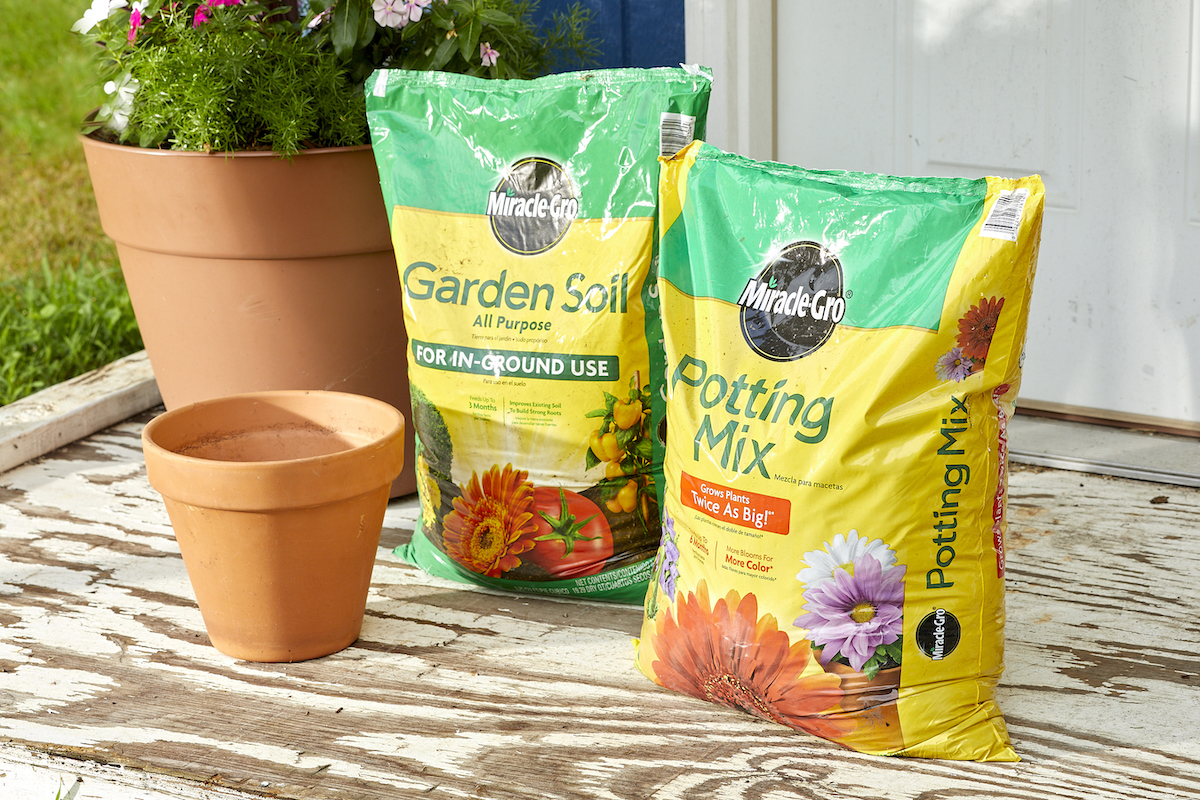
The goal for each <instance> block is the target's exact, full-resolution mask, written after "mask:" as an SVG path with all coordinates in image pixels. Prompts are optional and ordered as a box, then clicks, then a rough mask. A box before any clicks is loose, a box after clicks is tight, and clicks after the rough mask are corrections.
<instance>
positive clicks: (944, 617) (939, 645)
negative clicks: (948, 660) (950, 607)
mask: <svg viewBox="0 0 1200 800" xmlns="http://www.w3.org/2000/svg"><path fill="white" fill-rule="evenodd" d="M961 638H962V626H961V625H960V624H959V622H958V617H956V616H954V615H953V614H951V613H950V612H949V611H947V610H946V609H944V608H939V609H937V610H935V611H934V612H933V613H932V614H926V615H925V619H923V620H921V622H920V623H919V624H918V625H917V633H916V639H917V647H919V648H921V652H922V653H924V654H925V655H927V656H929V657H930V658H931V659H933V660H934V661H941V660H942V659H943V658H945V657H946V656H948V655H950V653H952V652H954V648H956V647H958V641H959V639H961Z"/></svg>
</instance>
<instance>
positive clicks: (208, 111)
mask: <svg viewBox="0 0 1200 800" xmlns="http://www.w3.org/2000/svg"><path fill="white" fill-rule="evenodd" d="M530 14H531V7H530V4H528V3H526V2H521V0H311V2H305V0H132V2H130V0H93V2H92V3H91V6H90V7H89V8H87V10H86V11H85V12H84V15H83V17H82V18H81V19H80V20H79V21H78V22H77V23H76V24H75V26H74V28H73V29H74V30H75V31H76V32H78V33H79V34H80V35H81V36H82V37H83V38H84V39H85V40H87V41H88V42H89V43H91V44H92V45H94V46H95V53H96V63H97V69H98V72H97V75H98V78H99V81H98V83H99V85H100V86H102V87H103V91H104V102H103V103H102V104H101V105H100V107H99V109H98V110H97V111H96V112H94V114H93V115H91V117H89V119H88V121H87V122H86V123H85V126H84V131H83V132H82V133H81V135H80V139H81V141H82V143H83V147H84V151H85V155H86V157H87V162H88V169H89V172H90V174H91V177H92V184H93V189H94V191H95V195H96V201H97V206H98V208H99V212H100V220H101V224H102V225H103V227H104V230H105V232H106V233H107V234H108V235H109V236H110V237H112V238H113V240H114V241H115V242H116V245H117V252H118V255H119V257H120V260H121V267H122V271H123V272H124V274H125V280H126V285H127V286H128V289H129V294H130V299H131V300H132V302H133V307H134V313H135V314H136V316H137V319H138V325H139V327H140V328H141V332H142V337H143V341H144V342H145V345H146V350H147V353H148V355H149V357H150V362H151V365H152V366H153V368H154V372H155V377H156V378H157V380H158V384H159V389H160V391H161V393H162V396H163V401H164V404H165V405H166V406H167V408H168V409H172V408H176V407H179V406H182V405H186V404H189V403H192V402H195V401H198V400H204V399H208V398H213V397H219V396H225V395H231V394H240V393H244V392H252V391H265V390H275V389H322V390H337V391H341V392H350V393H355V394H363V395H368V396H372V397H375V398H378V399H381V400H384V401H387V402H389V403H391V404H392V405H395V406H397V407H398V408H400V409H401V410H404V411H406V412H407V411H408V409H409V408H410V401H409V395H408V380H407V374H406V349H407V340H406V337H405V334H404V329H403V316H402V313H401V302H402V301H401V292H400V285H399V280H398V277H397V271H396V263H395V258H394V255H393V253H392V247H391V237H390V233H389V231H388V225H387V215H386V212H385V209H384V205H383V198H382V194H381V192H380V188H379V177H378V172H377V169H376V166H375V163H374V158H373V155H372V153H371V150H370V145H369V144H368V143H367V142H368V131H367V125H366V116H365V111H364V90H363V85H364V82H365V80H366V79H367V77H368V76H369V75H370V73H371V72H372V71H373V70H374V69H376V68H378V67H381V66H387V67H392V68H395V67H402V68H410V69H440V70H448V71H455V72H465V73H470V74H475V75H481V76H490V77H496V78H522V77H532V76H535V75H537V74H541V73H543V72H547V71H550V70H553V69H555V68H558V67H563V66H568V67H569V66H571V65H573V64H583V63H584V62H587V61H590V60H591V59H592V58H593V57H594V54H595V52H596V51H595V46H594V43H593V42H592V41H591V40H590V39H588V38H587V35H586V28H587V24H588V18H587V14H586V13H585V12H583V11H581V10H580V9H579V8H578V7H576V8H574V9H572V11H571V12H569V13H567V14H560V15H557V16H556V17H555V18H554V23H553V25H552V26H550V27H548V28H544V29H539V28H537V27H536V26H535V25H534V23H533V22H532V17H531V16H530ZM409 447H410V448H411V443H410V444H409ZM406 462H407V464H409V465H411V464H412V463H413V458H412V456H411V452H410V453H409V456H408V458H407V459H406ZM414 489H415V480H414V478H413V475H412V469H411V466H409V467H407V468H406V470H405V473H404V474H403V475H401V477H400V478H399V479H398V480H397V482H396V484H395V486H394V487H393V496H395V495H399V494H407V493H409V492H412V491H414Z"/></svg>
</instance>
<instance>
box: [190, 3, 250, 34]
mask: <svg viewBox="0 0 1200 800" xmlns="http://www.w3.org/2000/svg"><path fill="white" fill-rule="evenodd" d="M241 2H242V0H204V2H203V3H201V4H200V7H199V8H197V9H196V15H195V16H194V17H192V27H193V28H199V27H200V26H201V25H203V24H204V23H206V22H208V20H209V19H210V16H209V14H210V13H211V12H212V10H213V9H214V8H216V7H217V6H236V5H239V4H240V3H241Z"/></svg>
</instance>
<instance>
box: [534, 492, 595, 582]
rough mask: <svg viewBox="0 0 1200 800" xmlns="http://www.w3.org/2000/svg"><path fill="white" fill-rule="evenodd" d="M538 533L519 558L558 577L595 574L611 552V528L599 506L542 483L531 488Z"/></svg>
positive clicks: (579, 496) (581, 497) (584, 498)
mask: <svg viewBox="0 0 1200 800" xmlns="http://www.w3.org/2000/svg"><path fill="white" fill-rule="evenodd" d="M533 507H534V520H535V521H536V522H537V533H536V534H535V535H534V541H535V542H536V543H537V544H536V545H535V546H534V548H533V550H531V551H529V552H528V553H524V554H522V556H521V560H522V561H528V562H531V563H533V564H537V565H538V566H539V567H541V568H542V569H544V570H546V572H549V573H550V574H551V575H554V576H555V577H558V578H579V577H583V576H584V575H595V574H596V573H597V572H599V571H600V570H602V569H603V568H604V564H605V562H606V561H608V559H610V558H612V555H613V537H612V530H610V529H609V527H608V520H607V519H605V517H604V514H603V513H601V511H600V507H599V506H598V505H596V504H595V503H593V502H592V501H591V500H589V499H587V498H586V497H584V496H583V495H581V494H576V493H575V492H571V491H567V490H565V489H561V488H553V487H550V486H542V487H539V488H537V489H534V490H533Z"/></svg>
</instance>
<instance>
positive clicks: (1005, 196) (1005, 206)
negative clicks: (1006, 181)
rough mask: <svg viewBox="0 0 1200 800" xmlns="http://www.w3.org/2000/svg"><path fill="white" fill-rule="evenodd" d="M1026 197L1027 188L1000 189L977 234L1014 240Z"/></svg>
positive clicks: (1018, 229) (1027, 195) (1018, 228)
mask: <svg viewBox="0 0 1200 800" xmlns="http://www.w3.org/2000/svg"><path fill="white" fill-rule="evenodd" d="M1028 199H1029V190H1028V189H1017V190H1016V191H1013V190H1011V189H1002V190H1000V194H999V196H997V197H996V202H994V203H992V210H991V211H989V212H988V215H987V219H985V220H984V221H983V226H982V227H981V228H980V229H979V235H980V236H984V237H986V238H988V239H1007V240H1008V241H1010V242H1015V241H1016V240H1017V233H1018V232H1019V231H1020V230H1021V214H1022V213H1024V211H1025V201H1026V200H1028Z"/></svg>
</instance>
